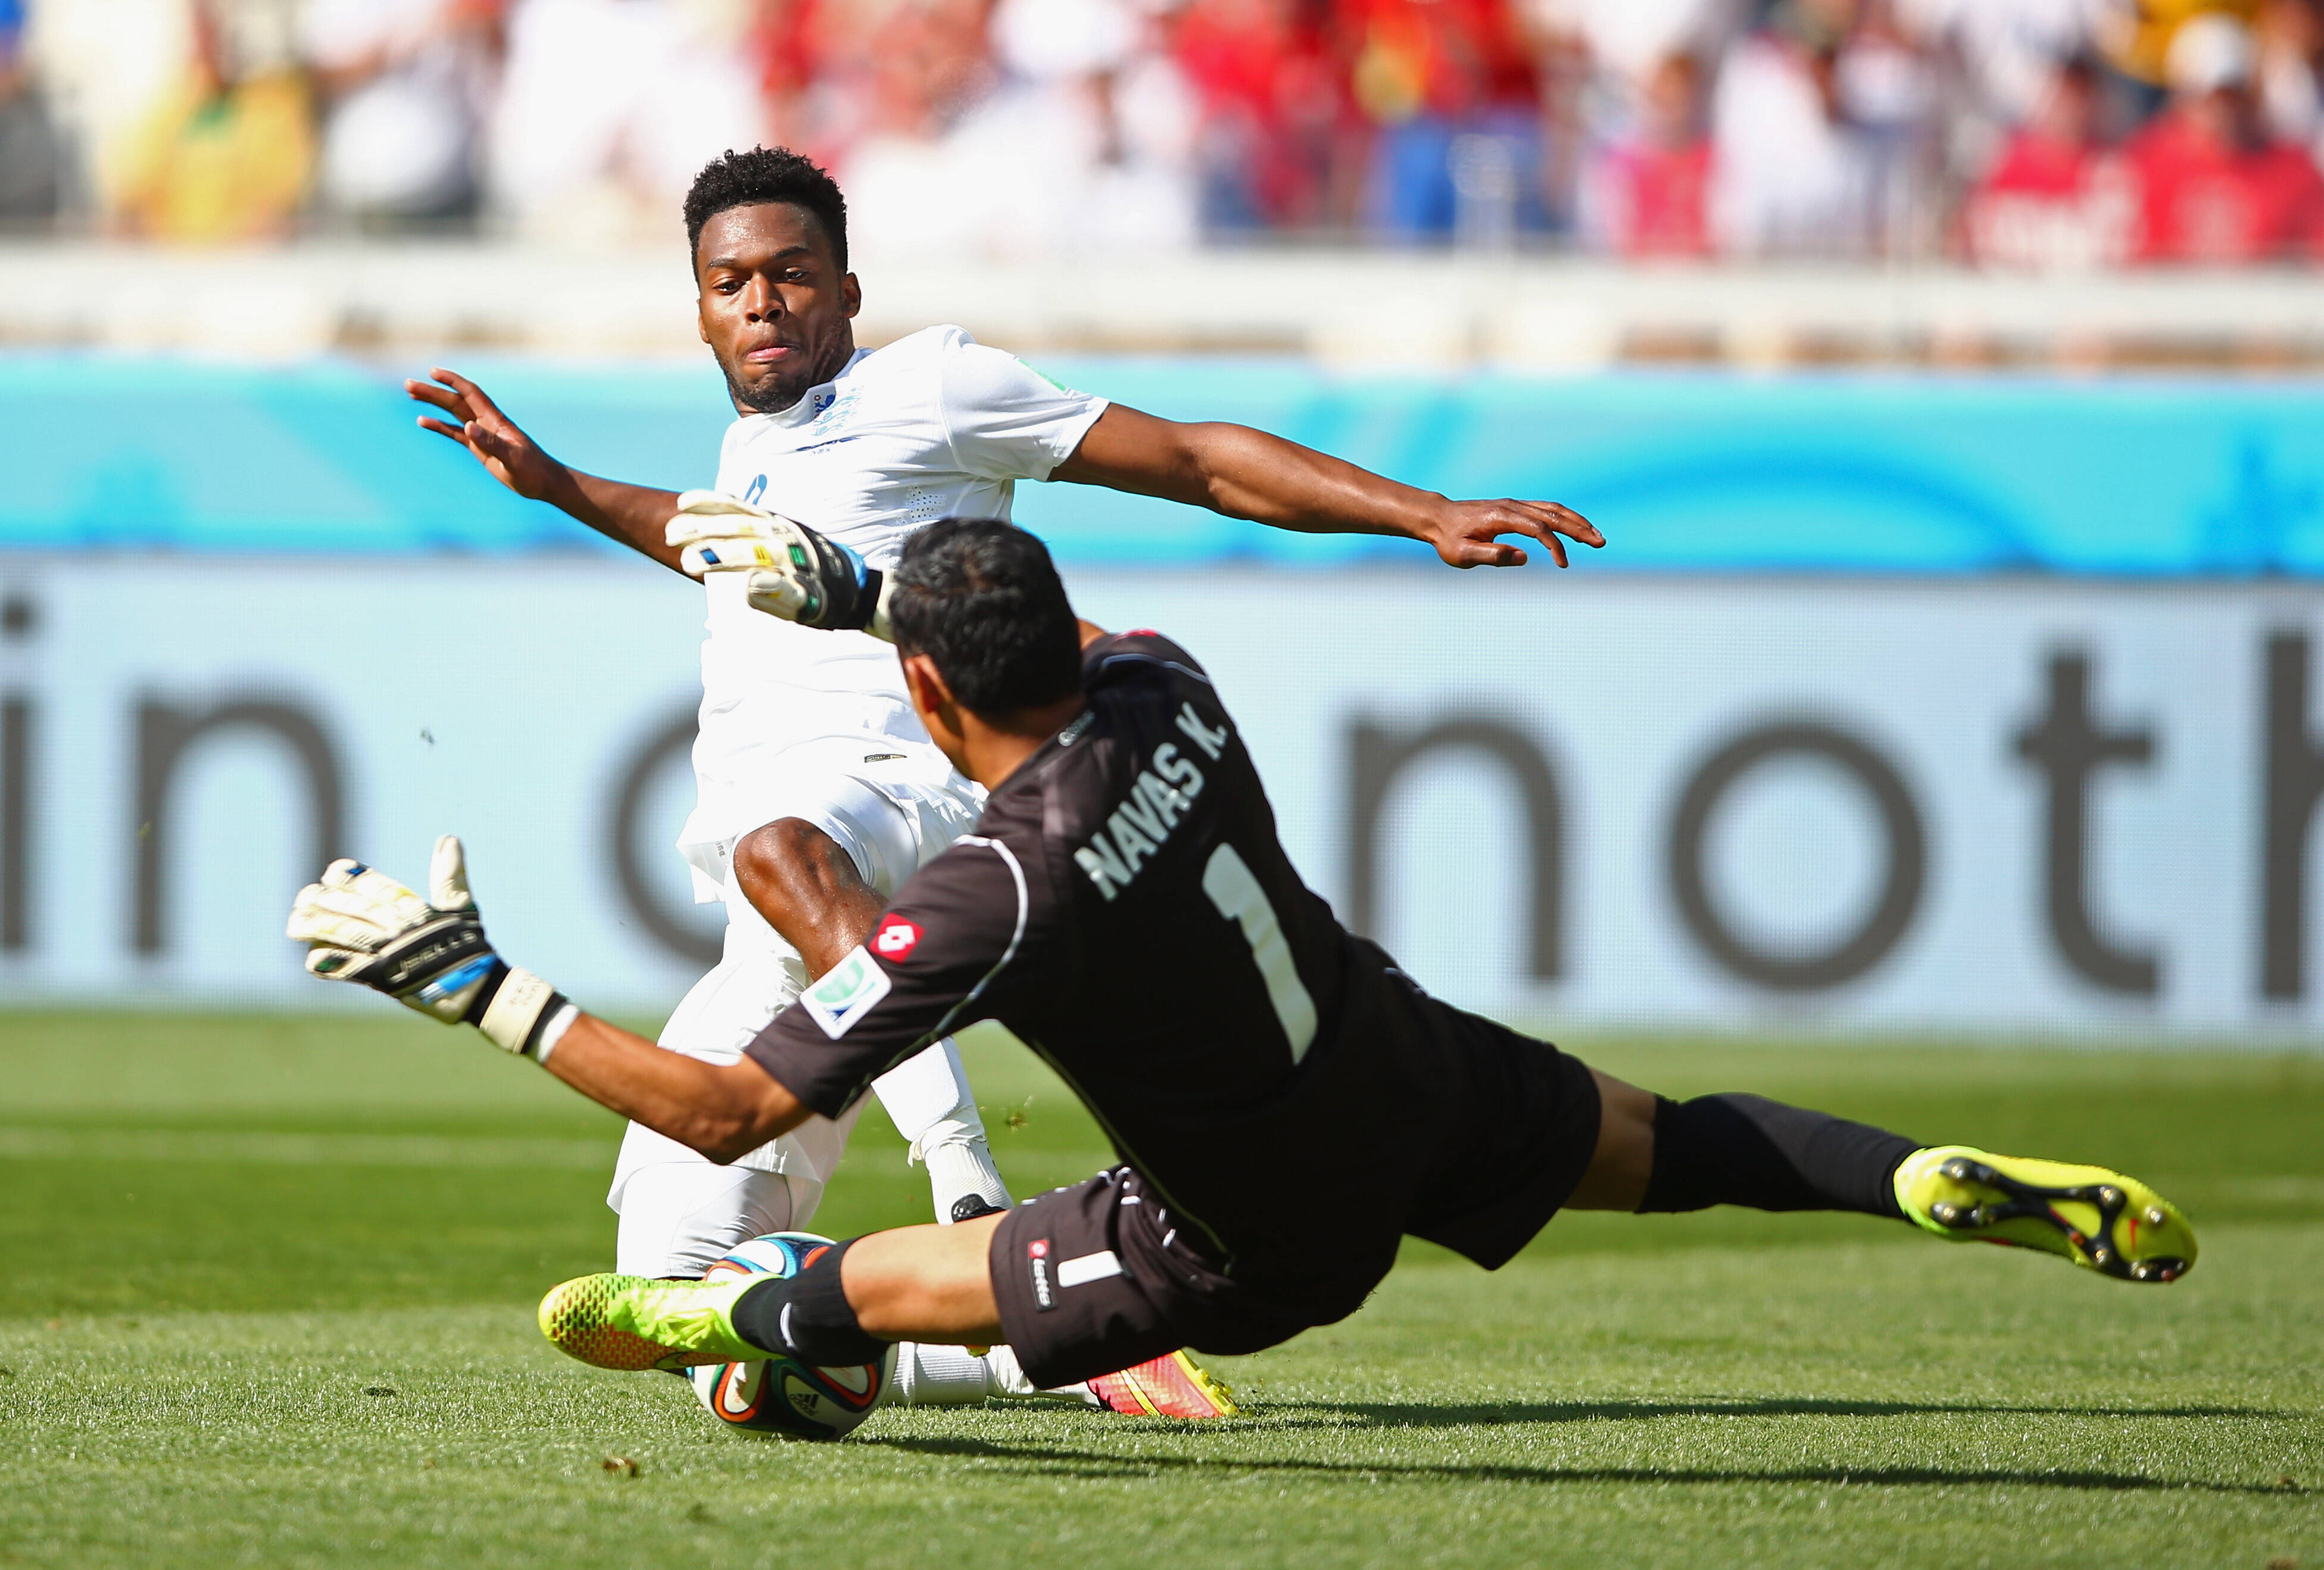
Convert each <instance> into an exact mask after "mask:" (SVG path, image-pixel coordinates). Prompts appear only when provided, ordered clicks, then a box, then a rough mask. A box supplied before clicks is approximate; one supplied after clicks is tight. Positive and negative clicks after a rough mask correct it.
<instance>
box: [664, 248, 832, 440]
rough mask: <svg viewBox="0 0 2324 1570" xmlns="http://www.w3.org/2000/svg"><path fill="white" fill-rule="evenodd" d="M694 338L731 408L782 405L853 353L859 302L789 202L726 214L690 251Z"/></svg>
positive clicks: (760, 410) (822, 379)
mask: <svg viewBox="0 0 2324 1570" xmlns="http://www.w3.org/2000/svg"><path fill="white" fill-rule="evenodd" d="M694 260H695V267H694V272H695V279H696V282H697V283H698V284H699V285H700V294H699V299H698V301H697V303H698V306H699V309H700V312H701V319H702V341H703V342H704V343H705V344H708V345H709V346H710V352H711V353H712V354H713V355H715V356H717V360H718V368H719V369H720V370H722V371H724V372H725V373H726V386H727V390H728V391H729V392H732V393H733V398H734V408H735V411H736V412H738V413H742V414H749V413H752V412H754V411H755V412H758V413H762V414H763V413H770V412H772V411H775V410H778V409H788V408H789V407H790V406H791V405H792V404H794V403H796V402H798V401H799V399H800V398H801V397H802V396H803V395H804V394H805V393H806V392H807V389H808V388H810V387H812V386H814V385H815V384H816V383H818V382H828V381H829V380H831V378H832V377H834V376H835V375H837V374H839V370H840V367H841V366H843V365H846V364H847V356H850V355H852V354H853V353H854V352H855V331H854V328H853V327H852V326H851V325H850V319H852V318H853V316H854V315H855V313H856V311H857V310H858V309H861V308H862V304H863V296H862V291H861V290H859V289H858V288H857V287H856V282H855V274H853V272H841V271H840V270H839V261H838V258H837V257H836V256H835V255H834V254H832V248H831V239H830V236H829V235H825V233H824V232H823V225H822V224H821V223H819V222H817V221H816V217H815V215H814V214H812V213H810V212H808V211H807V209H806V208H798V207H793V206H791V205H790V204H789V203H788V202H770V203H766V204H764V205H762V206H759V207H749V208H728V209H726V211H724V212H723V213H717V214H715V215H713V216H712V217H711V219H710V221H709V222H708V223H706V224H705V225H703V226H702V239H701V241H700V242H699V243H698V244H697V245H696V246H695V251H694Z"/></svg>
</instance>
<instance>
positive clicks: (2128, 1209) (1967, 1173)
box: [1895, 1145, 2195, 1282]
mask: <svg viewBox="0 0 2324 1570" xmlns="http://www.w3.org/2000/svg"><path fill="white" fill-rule="evenodd" d="M1895 1185H1896V1203H1897V1205H1899V1206H1900V1207H1901V1208H1902V1209H1903V1210H1904V1214H1905V1215H1906V1216H1908V1217H1910V1218H1911V1219H1912V1220H1913V1221H1914V1223H1915V1224H1918V1225H1920V1226H1922V1227H1924V1228H1926V1229H1927V1230H1928V1231H1930V1232H1932V1233H1936V1234H1937V1235H1938V1236H1939V1237H1942V1238H1950V1239H1952V1240H1953V1241H1954V1242H1971V1241H1976V1242H1997V1243H2006V1244H2008V1245H2010V1246H2011V1247H2013V1248H2022V1249H2040V1250H2042V1251H2043V1252H2045V1253H2052V1254H2060V1255H2062V1256H2063V1257H2065V1258H2067V1259H2070V1260H2071V1261H2074V1263H2076V1264H2078V1265H2080V1266H2082V1267H2083V1268H2084V1269H2086V1270H2096V1271H2098V1273H2099V1274H2101V1275H2107V1276H2112V1277H2113V1278H2114V1279H2116V1280H2117V1281H2155V1282H2162V1281H2175V1280H2177V1279H2179V1278H2180V1277H2181V1276H2183V1275H2185V1274H2186V1273H2187V1272H2188V1271H2189V1270H2192V1269H2194V1268H2195V1229H2194V1228H2193V1227H2191V1226H2190V1225H2188V1224H2187V1218H2186V1217H2185V1216H2183V1215H2181V1214H2179V1207H2178V1206H2177V1205H2172V1203H2171V1202H2170V1201H2169V1200H2167V1199H2165V1198H2163V1196H2161V1195H2160V1194H2157V1193H2156V1192H2154V1190H2153V1189H2152V1188H2149V1187H2147V1186H2146V1185H2145V1184H2144V1183H2141V1182H2140V1181H2139V1180H2138V1179H2137V1178H2126V1177H2124V1176H2123V1175H2122V1174H2121V1173H2119V1172H2109V1171H2107V1169H2106V1168H2103V1167H2076V1166H2070V1165H2068V1164H2067V1163H2065V1162H2062V1161H2035V1160H2029V1159H2026V1158H2024V1157H2022V1156H1997V1155H1994V1154H1993V1153H1992V1152H1990V1151H1987V1150H1975V1149H1972V1148H1971V1147H1969V1146H1968V1145H1937V1146H1932V1148H1930V1149H1928V1150H1915V1151H1914V1152H1913V1153H1912V1154H1911V1155H1909V1156H1907V1157H1905V1158H1904V1164H1903V1165H1902V1166H1900V1167H1898V1168H1896V1177H1895Z"/></svg>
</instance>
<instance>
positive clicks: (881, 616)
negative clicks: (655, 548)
mask: <svg viewBox="0 0 2324 1570" xmlns="http://www.w3.org/2000/svg"><path fill="white" fill-rule="evenodd" d="M665 538H666V539H667V540H669V543H670V545H672V546H673V547H676V548H677V549H678V553H679V554H678V565H679V566H681V567H683V568H685V569H686V571H687V576H688V577H704V576H705V575H707V574H709V573H714V572H744V573H748V574H749V575H750V577H749V578H748V580H747V582H746V583H745V586H744V597H745V598H747V599H748V600H749V601H750V602H751V606H752V609H753V610H760V611H764V612H765V613H766V614H769V615H770V616H779V617H781V618H782V619H783V620H784V621H786V622H797V623H798V624H799V625H800V626H802V627H816V628H820V629H823V630H825V631H835V630H839V629H843V628H852V629H860V630H862V631H863V632H866V633H871V635H872V636H873V637H875V638H886V639H888V641H889V642H895V640H894V639H893V638H892V637H891V636H890V633H889V631H888V616H887V608H888V595H889V593H890V590H891V588H892V585H891V584H890V581H889V579H888V577H887V575H886V574H884V573H881V572H880V571H878V570H877V569H876V568H869V567H866V566H864V565H863V559H862V557H860V556H858V555H856V554H855V552H853V550H849V549H847V547H845V546H844V545H842V544H840V543H839V542H838V541H837V540H832V539H828V538H826V537H825V536H824V535H821V534H818V533H816V531H814V530H812V529H809V528H808V527H807V525H806V524H804V523H794V522H791V520H789V519H788V518H785V517H783V516H782V515H781V514H779V513H770V512H767V511H766V510H764V509H763V508H760V507H753V506H751V505H749V504H747V503H742V502H738V501H736V500H734V498H733V497H732V496H727V495H722V494H719V493H718V492H716V491H688V492H687V493H686V494H684V495H681V496H680V497H678V515H677V516H676V517H674V518H672V519H671V520H670V521H669V531H668V532H667V534H666V536H665Z"/></svg>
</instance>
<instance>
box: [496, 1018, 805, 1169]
mask: <svg viewBox="0 0 2324 1570" xmlns="http://www.w3.org/2000/svg"><path fill="white" fill-rule="evenodd" d="M541 1067H544V1068H546V1069H548V1070H549V1073H551V1074H553V1075H555V1076H557V1077H558V1078H559V1079H561V1080H563V1081H564V1082H565V1083H566V1084H567V1085H571V1086H572V1087H573V1088H574V1089H576V1090H577V1091H579V1092H580V1093H581V1094H583V1095H586V1096H587V1097H588V1098H589V1099H590V1100H591V1101H594V1102H595V1103H597V1104H599V1105H600V1106H604V1107H610V1108H612V1109H613V1111H614V1112H617V1113H621V1114H622V1116H623V1117H626V1118H628V1119H630V1120H631V1121H632V1122H640V1123H643V1124H644V1125H645V1126H646V1127H647V1128H650V1129H651V1130H653V1131H654V1132H656V1133H658V1134H663V1135H667V1136H668V1137H669V1138H670V1139H673V1140H676V1141H678V1143H679V1144H681V1145H684V1146H686V1147H687V1149H688V1150H695V1151H696V1152H698V1153H700V1154H701V1155H704V1156H706V1157H708V1158H709V1159H711V1160H713V1161H716V1162H719V1163H721V1164H724V1163H725V1162H728V1161H732V1160H734V1159H737V1158H739V1157H742V1156H745V1155H748V1154H749V1153H750V1152H751V1151H752V1150H757V1149H758V1148H759V1147H760V1146H761V1145H763V1144H765V1143H766V1142H767V1141H769V1140H771V1139H773V1138H775V1137H776V1136H777V1135H779V1134H787V1133H788V1132H790V1131H791V1130H793V1129H795V1128H797V1127H798V1126H799V1124H801V1123H803V1122H806V1121H807V1118H808V1117H809V1116H810V1115H812V1114H811V1113H809V1111H808V1109H807V1106H806V1105H805V1104H803V1103H802V1102H800V1101H799V1099H798V1097H797V1096H795V1095H793V1094H791V1093H790V1092H789V1091H788V1090H786V1089H784V1088H783V1086H782V1085H781V1084H780V1083H779V1081H777V1080H776V1079H775V1077H774V1076H772V1075H770V1074H769V1073H768V1072H767V1071H766V1070H765V1069H763V1068H761V1067H759V1066H758V1064H756V1063H755V1062H753V1061H752V1060H751V1059H750V1058H748V1057H745V1058H743V1059H742V1060H741V1061H740V1062H737V1063H705V1062H703V1061H702V1060H701V1059H699V1058H695V1057H686V1056H685V1055H684V1054H682V1053H678V1052H671V1051H669V1050H667V1049H665V1048H660V1047H657V1046H655V1045H654V1044H653V1043H652V1042H650V1041H649V1040H647V1039H645V1038H644V1037H642V1036H639V1035H635V1034H632V1032H630V1031H628V1030H622V1028H621V1027H620V1026H619V1025H616V1024H613V1023H611V1022H610V1021H604V1020H601V1019H599V1018H597V1017H596V1016H595V1014H582V1015H580V1016H579V1017H578V1018H576V1020H575V1021H573V1023H572V1024H571V1025H570V1026H568V1027H567V1029H566V1031H565V1034H564V1035H563V1036H561V1037H559V1038H558V1042H557V1049H556V1050H555V1051H554V1052H552V1053H550V1054H549V1056H548V1057H547V1058H545V1059H544V1060H543V1061H542V1063H541Z"/></svg>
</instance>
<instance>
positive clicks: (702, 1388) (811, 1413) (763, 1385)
mask: <svg viewBox="0 0 2324 1570" xmlns="http://www.w3.org/2000/svg"><path fill="white" fill-rule="evenodd" d="M831 1246H832V1242H831V1239H829V1238H827V1237H816V1235H815V1234H814V1233H804V1232H777V1233H768V1234H767V1235H766V1236H764V1237H754V1238H752V1240H751V1241H750V1242H746V1243H743V1244H742V1245H741V1246H740V1247H738V1248H736V1249H735V1250H734V1251H733V1252H731V1253H729V1254H727V1255H726V1256H725V1257H724V1259H721V1260H719V1261H717V1262H716V1263H715V1264H713V1265H712V1266H711V1267H710V1268H709V1269H708V1270H705V1271H704V1272H703V1277H704V1279H709V1278H712V1277H715V1276H735V1275H745V1276H759V1275H766V1276H796V1275H798V1273H799V1272H800V1271H801V1270H805V1269H807V1265H808V1263H809V1262H810V1261H813V1260H814V1259H815V1257H816V1255H817V1254H819V1253H821V1252H823V1251H824V1250H825V1249H827V1248H829V1247H831ZM686 1373H687V1379H688V1380H690V1381H692V1382H693V1385H694V1394H695V1398H696V1399H697V1400H699V1401H700V1402H701V1403H702V1405H703V1407H704V1408H705V1409H706V1410H707V1411H708V1412H709V1413H710V1415H711V1416H712V1417H714V1418H717V1419H718V1420H719V1421H720V1422H722V1423H724V1424H725V1425H726V1426H727V1427H730V1428H741V1429H744V1430H747V1431H749V1432H751V1433H753V1434H777V1435H781V1436H785V1437H787V1438H792V1439H836V1438H838V1437H839V1436H841V1435H843V1434H845V1433H847V1432H849V1431H850V1430H851V1429H853V1427H855V1426H856V1425H857V1424H858V1423H861V1422H862V1421H863V1419H864V1418H868V1417H870V1416H871V1413H872V1412H873V1410H874V1409H875V1408H878V1407H879V1405H880V1403H881V1401H883V1400H885V1399H887V1398H888V1387H889V1386H890V1383H892V1382H893V1381H894V1379H895V1373H896V1349H895V1348H894V1347H892V1346H891V1347H890V1348H889V1349H888V1352H887V1353H886V1355H885V1356H883V1357H881V1360H880V1361H879V1362H871V1363H865V1364H863V1365H862V1367H860V1368H810V1367H808V1366H807V1364H806V1363H803V1362H799V1361H798V1359H797V1358H790V1357H770V1358H767V1359H765V1360H763V1361H761V1362H721V1363H705V1364H704V1365H703V1366H701V1367H699V1368H690V1369H688V1370H687V1371H686Z"/></svg>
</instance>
